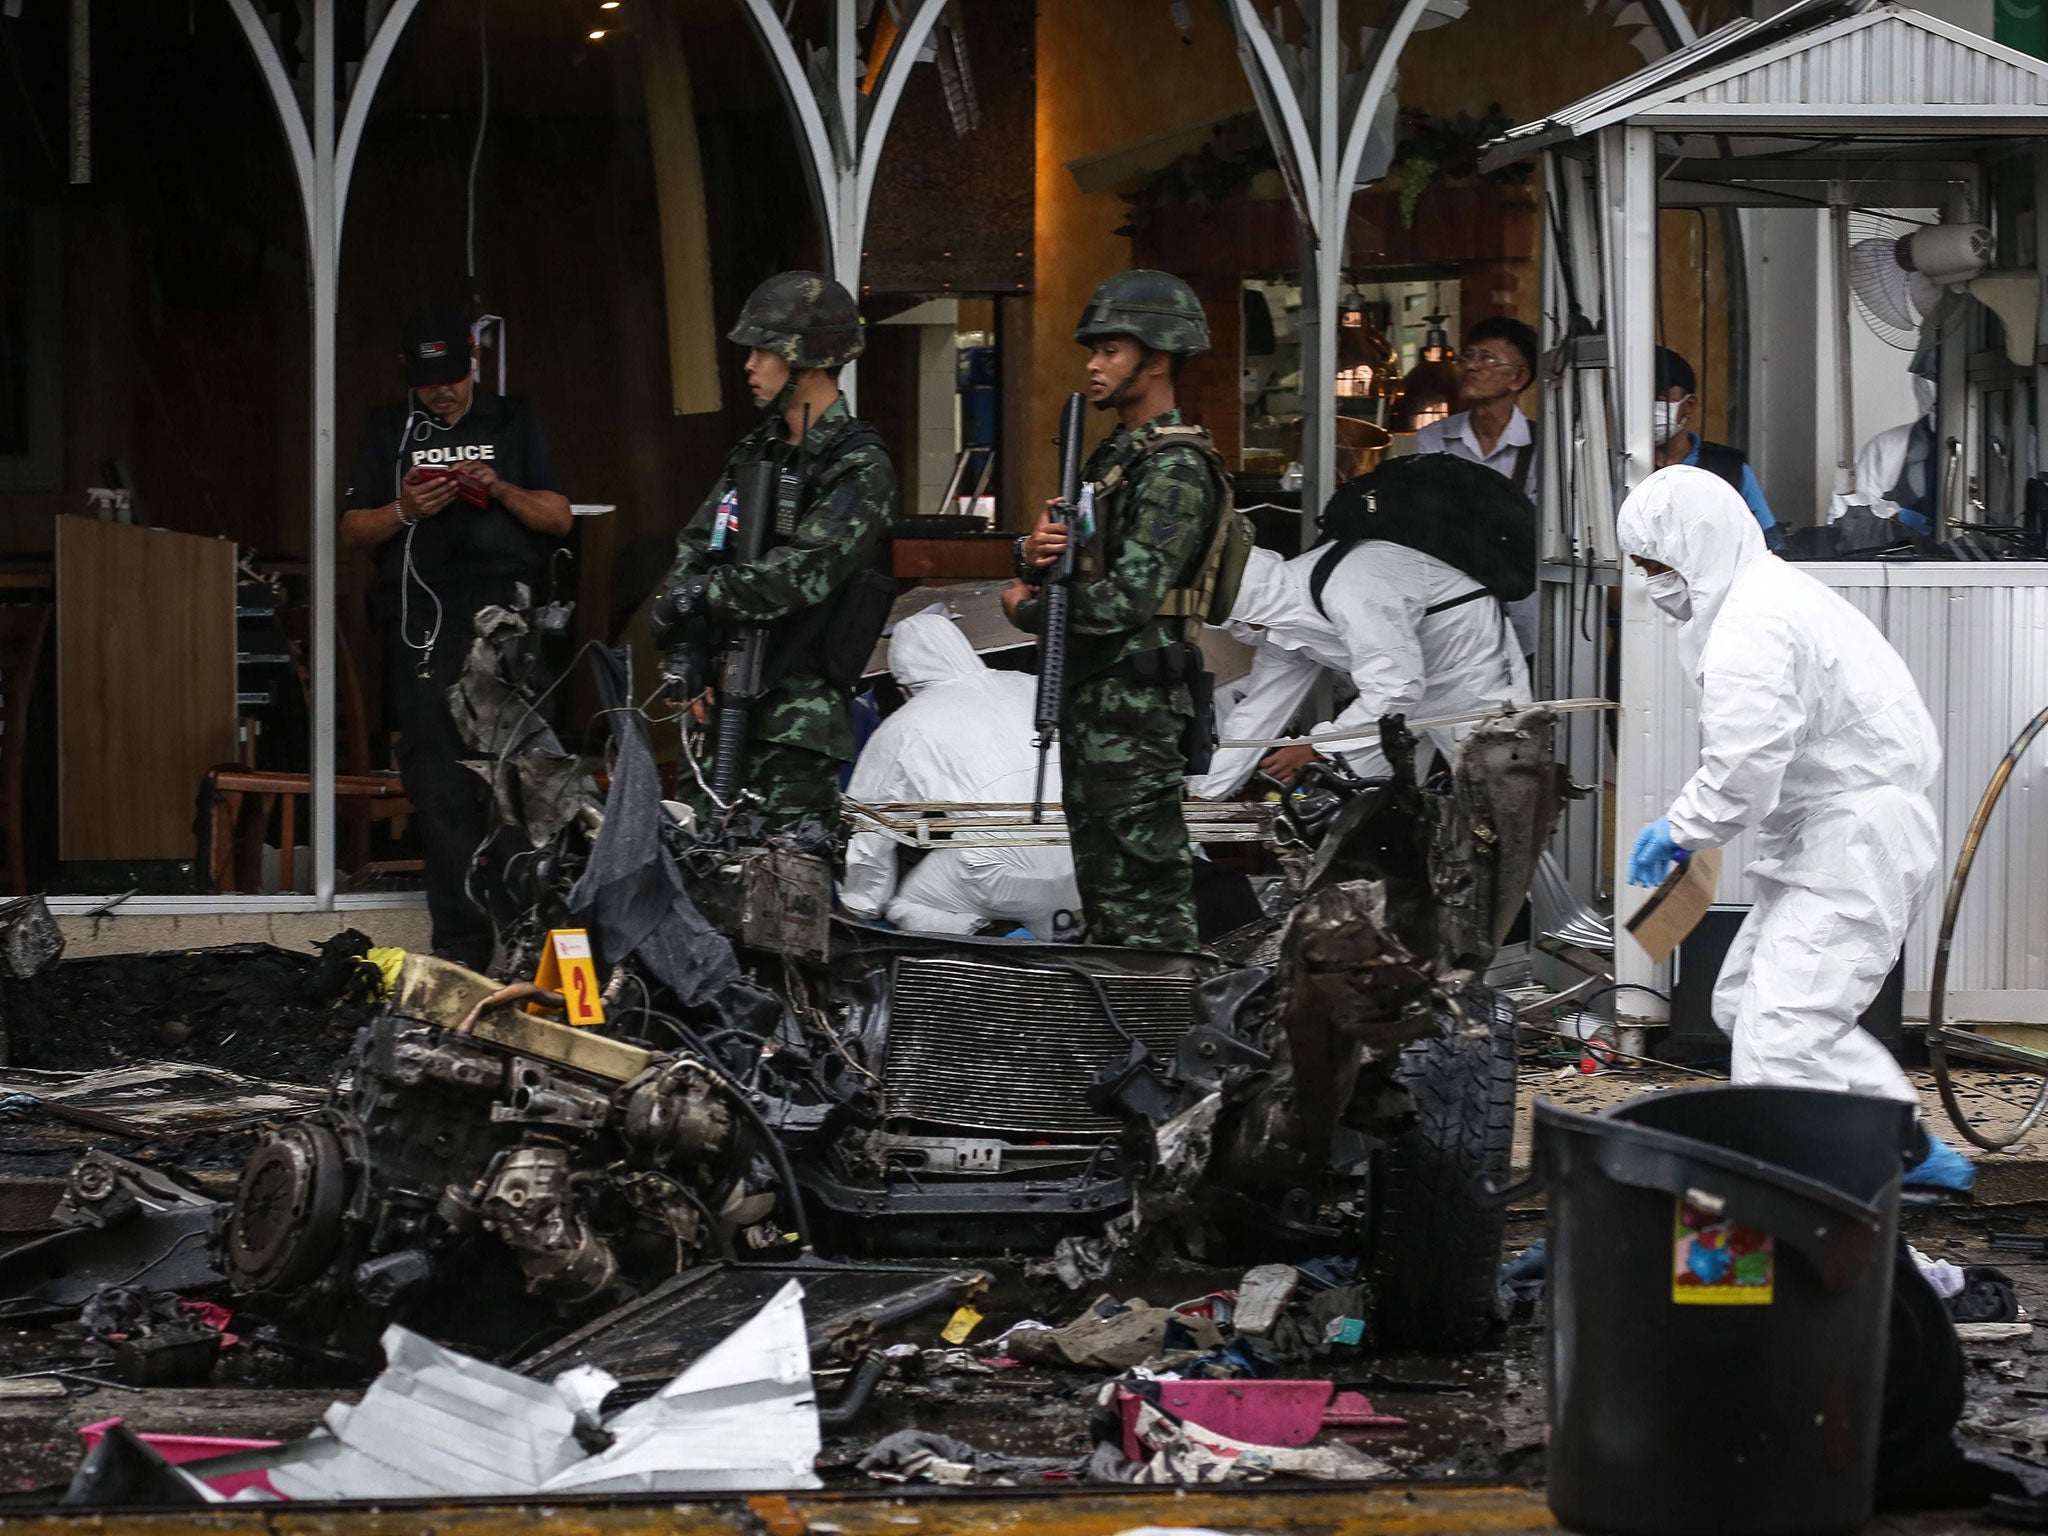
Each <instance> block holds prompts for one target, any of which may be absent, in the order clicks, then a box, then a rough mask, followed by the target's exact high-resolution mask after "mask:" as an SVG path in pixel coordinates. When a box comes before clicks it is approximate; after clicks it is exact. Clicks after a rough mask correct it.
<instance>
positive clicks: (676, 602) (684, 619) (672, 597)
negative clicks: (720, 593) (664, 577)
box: [649, 576, 711, 651]
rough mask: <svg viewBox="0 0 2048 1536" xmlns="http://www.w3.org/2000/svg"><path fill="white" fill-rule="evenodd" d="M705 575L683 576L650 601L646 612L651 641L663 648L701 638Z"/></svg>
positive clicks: (707, 585)
mask: <svg viewBox="0 0 2048 1536" xmlns="http://www.w3.org/2000/svg"><path fill="white" fill-rule="evenodd" d="M710 586H711V578H710V577H708V576H685V577H684V578H683V579H682V580H681V581H679V582H677V583H676V584H675V585H674V586H673V587H670V588H669V589H668V590H667V591H666V592H664V593H662V594H661V596H659V597H657V598H656V599H655V600H654V608H653V610H652V612H651V614H650V615H649V617H651V618H652V619H653V621H654V643H655V644H656V645H658V646H660V647H661V649H663V650H664V651H668V650H673V649H674V648H675V647H676V646H678V645H684V644H696V643H700V641H701V631H702V629H703V627H704V619H705V618H706V616H707V615H708V613H709V611H710V610H709V608H708V606H707V597H706V594H707V592H708V590H709V588H710Z"/></svg>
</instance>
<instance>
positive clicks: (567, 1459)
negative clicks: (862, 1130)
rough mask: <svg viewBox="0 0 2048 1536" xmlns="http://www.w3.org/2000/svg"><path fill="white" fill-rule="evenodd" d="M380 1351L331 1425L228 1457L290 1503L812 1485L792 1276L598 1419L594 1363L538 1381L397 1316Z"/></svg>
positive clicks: (800, 1323)
mask: <svg viewBox="0 0 2048 1536" xmlns="http://www.w3.org/2000/svg"><path fill="white" fill-rule="evenodd" d="M384 1350H385V1356H386V1361H387V1363H386V1366H385V1369H384V1371H383V1373H382V1374H381V1375H379V1376H378V1377H377V1379H376V1380H375V1381H373V1382H371V1383H370V1386H369V1389H368V1390H367V1391H366V1392H364V1394H363V1397H362V1401H361V1402H359V1403H357V1404H355V1405H354V1406H353V1407H351V1406H349V1405H348V1404H345V1403H336V1404H335V1405H334V1406H333V1407H332V1408H330V1409H329V1410H328V1411H327V1415H326V1421H325V1423H326V1427H325V1430H324V1431H320V1432H316V1433H315V1434H313V1435H312V1436H309V1437H308V1438H307V1439H305V1440H301V1441H296V1442H294V1443H292V1444H290V1445H284V1446H279V1447H277V1448H276V1450H275V1451H272V1452H267V1453H259V1454H258V1455H256V1456H253V1457H252V1456H243V1457H238V1458H236V1459H237V1462H238V1463H239V1464H240V1465H242V1466H245V1467H252V1468H253V1467H254V1466H256V1465H259V1464H260V1465H262V1466H263V1468H264V1470H266V1471H267V1473H268V1478H269V1484H270V1486H271V1487H272V1488H273V1489H275V1490H276V1491H277V1492H278V1493H280V1494H282V1495H283V1496H284V1497H286V1498H288V1499H295V1500H296V1499H381V1498H431V1497H450V1496H453V1497H464V1496H470V1497H475V1496H486V1497H487V1496H491V1495H522V1494H538V1493H568V1492H579V1493H619V1492H649V1493H651V1492H660V1493H686V1492H704V1491H714V1490H724V1489H766V1488H816V1487H817V1486H819V1484H818V1476H817V1473H816V1472H815V1471H814V1470H813V1466H812V1464H813V1462H815V1461H816V1459H817V1455H818V1450H819V1447H820V1444H821V1439H820V1435H819V1430H818V1411H817V1402H816V1398H815V1395H814V1393H813V1390H812V1386H811V1360H810V1347H809V1345H808V1344H807V1343H806V1341H805V1337H804V1310H803V1287H802V1286H800V1285H798V1284H797V1283H796V1282H795V1281H793V1280H792V1281H790V1282H788V1283H787V1284H785V1285H784V1286H783V1288H782V1289H781V1291H779V1292H778V1293H777V1294H776V1295H775V1296H774V1297H773V1298H772V1299H771V1300H770V1301H769V1302H768V1304H767V1305H766V1306H764V1307H762V1308H761V1309H760V1310H759V1311H758V1312H757V1313H756V1314H755V1315H754V1316H753V1317H752V1318H750V1319H748V1320H747V1321H746V1322H745V1323H743V1324H741V1325H740V1326H739V1327H738V1328H737V1329H735V1330H734V1331H733V1332H732V1333H731V1334H730V1335H729V1336H728V1337H727V1338H726V1339H724V1340H723V1341H722V1342H721V1343H720V1344H718V1345H717V1346H716V1347H715V1348H713V1349H712V1350H711V1351H710V1352H709V1353H708V1354H706V1355H705V1356H703V1358H701V1359H700V1360H698V1361H697V1362H696V1363H695V1364H694V1365H692V1366H691V1367H690V1368H689V1369H688V1370H686V1371H684V1372H683V1373H682V1375H680V1376H678V1377H676V1379H675V1380H673V1381H671V1382H670V1383H669V1384H668V1385H667V1386H665V1387H663V1388H662V1389H661V1391H660V1392H658V1393H656V1394H655V1395H654V1396H653V1397H651V1398H648V1399H647V1400H646V1401H645V1402H641V1403H636V1404H634V1405H633V1406H632V1407H630V1408H628V1409H626V1410H625V1411H624V1412H622V1413H617V1414H614V1415H612V1416H611V1417H610V1418H609V1419H607V1420H605V1421H604V1423H603V1424H602V1425H599V1424H597V1423H596V1422H594V1419H593V1415H592V1412H591V1408H592V1405H593V1404H600V1403H602V1402H603V1401H604V1398H605V1397H606V1395H608V1392H609V1390H610V1388H609V1386H608V1384H607V1381H606V1379H605V1378H604V1376H603V1374H602V1373H601V1372H596V1371H593V1370H591V1369H590V1368H588V1367H579V1368H577V1369H576V1370H573V1371H569V1372H565V1373H564V1375H563V1378H562V1379H561V1380H559V1381H558V1382H556V1383H554V1384H549V1383H546V1382H539V1381H534V1380H532V1379H530V1378H528V1377H525V1376H520V1375H517V1374H515V1373H514V1372H511V1371H506V1370H501V1369H499V1368H498V1367H496V1366H492V1365H486V1364H484V1363H483V1362H482V1361H480V1360H472V1359H470V1358H469V1357H468V1356H466V1355H461V1354H457V1353H456V1352H455V1351H454V1350H450V1349H443V1348H442V1347H440V1346H439V1345H437V1344H434V1343H432V1342H431V1341H429V1340H427V1339H424V1338H422V1337H420V1335H418V1334H416V1333H412V1332H409V1331H408V1330H406V1329H404V1328H399V1327H396V1326H394V1327H391V1328H388V1329H386V1330H385V1333H384Z"/></svg>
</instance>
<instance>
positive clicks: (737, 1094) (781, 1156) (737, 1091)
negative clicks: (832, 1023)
mask: <svg viewBox="0 0 2048 1536" xmlns="http://www.w3.org/2000/svg"><path fill="white" fill-rule="evenodd" d="M645 1012H646V1014H647V1016H648V1017H649V1018H650V1019H660V1020H661V1021H662V1022H663V1023H664V1024H666V1025H668V1027H669V1028H670V1029H673V1030H674V1031H675V1032H676V1033H677V1034H678V1035H679V1036H681V1037H682V1039H683V1040H684V1041H685V1042H686V1043H687V1044H688V1045H689V1046H690V1048H691V1049H692V1050H694V1051H695V1052H696V1053H697V1055H698V1056H699V1057H700V1058H701V1059H702V1060H703V1063H704V1065H705V1066H707V1067H709V1068H710V1069H711V1070H712V1071H713V1072H715V1073H717V1074H718V1080H719V1081H720V1082H722V1083H724V1084H725V1087H726V1091H727V1092H728V1093H730V1094H731V1095H732V1099H733V1102H734V1103H735V1104H737V1105H738V1106H739V1109H740V1113H741V1114H743V1115H745V1116H746V1117H747V1119H748V1120H749V1121H751V1122H752V1124H753V1127H754V1129H755V1130H757V1131H759V1132H760V1133H761V1140H762V1142H763V1144H764V1146H765V1149H766V1151H767V1153H768V1161H769V1162H771V1163H773V1164H774V1165H775V1176H776V1178H778V1179H780V1180H781V1181H782V1192H783V1194H785V1195H786V1196H788V1197H789V1214H790V1217H791V1219H792V1220H794V1221H795V1222H796V1235H797V1237H798V1239H799V1240H800V1241H801V1242H802V1243H803V1248H804V1252H805V1253H810V1252H812V1251H814V1250H815V1248H816V1246H817V1245H816V1244H814V1243H813V1242H812V1241H811V1218H810V1216H809V1214H808V1213H807V1212H806V1211H805V1209H804V1192H803V1188H802V1186H800V1185H799V1184H798V1183H797V1181H796V1169H795V1168H793V1167H791V1166H790V1161H789V1154H788V1153H787V1152H785V1151H784V1150H783V1148H782V1138H781V1137H779V1136H777V1135H776V1134H775V1131H774V1129H773V1128H772V1127H771V1126H770V1125H769V1124H768V1122H767V1121H766V1120H765V1119H763V1118H762V1116H761V1111H759V1110H758V1109H756V1108H755V1107H754V1104H753V1101H752V1100H751V1099H749V1098H748V1097H747V1090H746V1089H745V1088H744V1087H742V1086H741V1085H740V1082H739V1080H738V1079H737V1078H735V1077H734V1076H733V1075H732V1074H731V1073H730V1072H728V1071H726V1070H725V1064H724V1063H723V1062H721V1061H720V1060H719V1059H718V1058H717V1057H716V1056H714V1055H713V1054H712V1053H711V1051H710V1050H709V1048H707V1047H706V1046H705V1044H704V1042H703V1041H702V1040H700V1039H698V1038H697V1034H696V1031H694V1030H693V1029H691V1028H690V1026H689V1025H687V1024H685V1023H684V1022H683V1021H682V1020H681V1019H679V1018H677V1017H676V1016H675V1015H674V1014H670V1013H663V1012H661V1011H660V1010H659V1009H655V1008H649V1009H646V1010H645Z"/></svg>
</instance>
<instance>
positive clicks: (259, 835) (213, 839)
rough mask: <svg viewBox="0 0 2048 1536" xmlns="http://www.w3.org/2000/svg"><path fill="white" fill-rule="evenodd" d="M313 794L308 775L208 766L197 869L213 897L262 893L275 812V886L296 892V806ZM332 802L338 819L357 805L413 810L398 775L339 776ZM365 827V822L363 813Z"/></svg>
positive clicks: (399, 863)
mask: <svg viewBox="0 0 2048 1536" xmlns="http://www.w3.org/2000/svg"><path fill="white" fill-rule="evenodd" d="M312 790H313V782H312V775H311V774H305V773H272V772H266V771H263V770H259V769H252V768H245V767H243V766H242V765H241V764H240V763H223V764H221V765H220V766H219V767H217V768H209V769H208V770H207V771H206V778H205V781H204V783H203V784H202V785H201V787H200V791H199V867H200V868H201V869H203V870H205V871H206V888H207V889H208V890H209V891H212V892H214V893H215V894H224V893H227V892H231V891H254V890H258V889H260V888H261V886H262V880H263V842H264V835H265V833H266V832H267V831H268V829H269V827H270V813H271V811H272V810H273V809H274V810H276V812H277V816H278V868H277V884H278V888H279V889H280V890H284V891H290V890H292V889H294V888H295V887H296V885H297V878H296V877H297V874H298V841H299V837H298V830H299V802H300V801H301V800H310V798H311V796H312ZM334 800H335V811H336V816H337V819H339V820H343V821H346V820H347V819H348V817H347V812H348V811H349V810H350V809H351V808H354V807H361V808H362V809H363V810H364V811H366V812H368V813H369V814H370V815H376V814H377V813H379V812H380V811H381V812H382V813H383V814H384V815H397V814H403V813H408V812H410V811H411V809H412V802H411V801H410V800H408V799H406V798H405V789H404V786H402V785H401V784H400V783H399V782H398V775H397V774H396V773H371V774H345V773H337V774H336V775H335V776H334ZM308 819H309V820H310V819H311V818H310V816H309V817H308ZM364 824H365V825H367V824H368V818H367V816H366V818H365V823H364ZM419 867H420V861H419V860H417V859H393V860H390V861H389V862H386V863H383V864H369V863H367V862H365V863H361V864H358V865H356V866H355V867H354V872H355V873H357V874H361V873H364V872H365V871H366V870H367V871H372V872H381V873H399V872H413V871H417V870H418V869H419Z"/></svg>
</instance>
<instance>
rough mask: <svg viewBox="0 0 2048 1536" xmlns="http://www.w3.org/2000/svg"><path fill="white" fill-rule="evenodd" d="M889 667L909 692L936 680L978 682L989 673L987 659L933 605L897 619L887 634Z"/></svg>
mask: <svg viewBox="0 0 2048 1536" xmlns="http://www.w3.org/2000/svg"><path fill="white" fill-rule="evenodd" d="M889 670H890V671H891V672H893V673H894V674H895V675H896V681H897V682H899V683H901V684H902V685H903V690H904V692H906V693H909V694H916V693H917V692H918V691H919V690H921V689H925V688H931V687H934V686H936V685H937V684H939V683H967V682H979V681H980V680H981V679H983V678H985V677H987V676H988V665H987V663H985V662H984V661H983V660H982V659H981V658H980V657H979V656H977V655H975V654H974V647H973V646H972V645H971V644H969V643H968V639H967V637H966V636H965V635H963V634H961V633H960V626H959V625H958V624H955V623H954V622H953V621H952V619H950V618H949V617H947V615H946V614H945V613H943V612H941V611H939V610H938V609H935V608H932V609H926V610H925V611H924V612H923V613H913V614H912V615H910V617H909V618H907V619H903V620H901V621H899V622H898V623H897V625H896V629H895V633H893V634H892V635H891V636H890V637H889Z"/></svg>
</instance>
